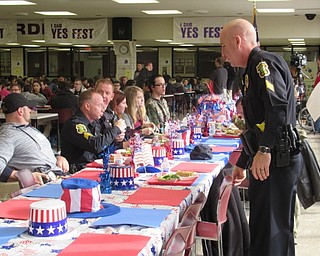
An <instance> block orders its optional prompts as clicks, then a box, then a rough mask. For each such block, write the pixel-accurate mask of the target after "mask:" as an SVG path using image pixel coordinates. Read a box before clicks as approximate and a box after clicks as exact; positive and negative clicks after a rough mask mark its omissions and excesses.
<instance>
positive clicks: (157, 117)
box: [146, 75, 170, 133]
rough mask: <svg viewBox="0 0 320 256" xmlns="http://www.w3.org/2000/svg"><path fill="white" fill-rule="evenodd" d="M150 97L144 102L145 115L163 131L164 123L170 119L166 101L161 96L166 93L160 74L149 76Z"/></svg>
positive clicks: (164, 83)
mask: <svg viewBox="0 0 320 256" xmlns="http://www.w3.org/2000/svg"><path fill="white" fill-rule="evenodd" d="M148 86H149V89H150V91H151V97H150V98H149V99H148V101H147V102H146V110H147V115H148V117H149V120H150V122H152V123H154V124H155V125H156V126H157V127H158V128H159V130H160V132H162V133H163V132H164V128H165V123H166V122H167V121H168V120H169V119H170V112H169V107H168V104H167V101H166V100H165V99H164V98H163V97H162V96H163V95H165V93H166V86H167V85H166V82H165V80H164V78H163V76H161V75H155V76H151V77H150V79H149V85H148Z"/></svg>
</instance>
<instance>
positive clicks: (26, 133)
mask: <svg viewBox="0 0 320 256" xmlns="http://www.w3.org/2000/svg"><path fill="white" fill-rule="evenodd" d="M29 107H32V105H31V104H30V102H29V101H28V100H27V98H25V97H24V96H23V95H22V94H18V93H12V94H10V95H8V96H7V97H6V98H4V100H3V102H2V111H3V113H4V114H5V117H6V123H4V124H2V125H1V127H0V181H1V182H8V181H16V180H17V177H16V176H15V174H16V173H17V172H18V171H19V170H22V169H29V170H31V171H32V172H33V176H34V178H35V180H36V181H37V182H38V183H40V184H42V183H43V180H42V178H47V176H46V175H45V174H43V173H39V172H36V170H39V169H42V170H48V171H49V170H62V171H64V172H67V171H69V164H68V162H67V160H66V159H65V158H64V157H62V156H57V157H55V155H54V153H53V151H52V149H51V145H50V142H49V141H48V139H47V138H46V137H45V136H44V135H43V134H42V133H41V132H40V131H38V130H37V129H35V128H34V127H32V126H30V125H29V122H30V114H31V109H30V108H29Z"/></svg>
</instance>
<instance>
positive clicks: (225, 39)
mask: <svg viewBox="0 0 320 256" xmlns="http://www.w3.org/2000/svg"><path fill="white" fill-rule="evenodd" d="M220 43H221V46H222V57H224V58H225V59H226V60H227V61H229V62H230V63H231V65H232V66H234V67H243V68H245V67H246V64H247V60H248V57H249V54H250V52H251V50H252V49H253V48H254V47H256V46H257V42H256V31H255V29H254V27H253V25H252V24H251V23H250V22H249V21H247V20H244V19H235V20H232V21H230V22H228V23H227V24H226V25H225V26H224V27H223V29H222V31H221V36H220Z"/></svg>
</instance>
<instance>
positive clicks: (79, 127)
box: [76, 124, 87, 134]
mask: <svg viewBox="0 0 320 256" xmlns="http://www.w3.org/2000/svg"><path fill="white" fill-rule="evenodd" d="M76 129H77V133H79V134H83V133H85V132H87V127H86V126H85V125H84V124H77V125H76Z"/></svg>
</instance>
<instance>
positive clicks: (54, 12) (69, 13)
mask: <svg viewBox="0 0 320 256" xmlns="http://www.w3.org/2000/svg"><path fill="white" fill-rule="evenodd" d="M34 13H37V14H40V15H47V16H61V15H63V16H67V15H77V14H75V13H73V12H68V11H50V12H47V11H43V12H34Z"/></svg>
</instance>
